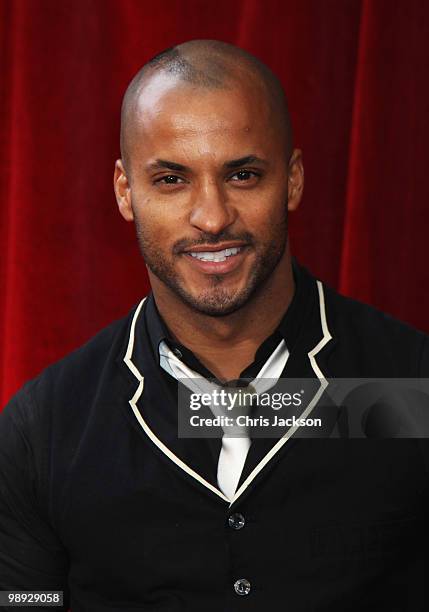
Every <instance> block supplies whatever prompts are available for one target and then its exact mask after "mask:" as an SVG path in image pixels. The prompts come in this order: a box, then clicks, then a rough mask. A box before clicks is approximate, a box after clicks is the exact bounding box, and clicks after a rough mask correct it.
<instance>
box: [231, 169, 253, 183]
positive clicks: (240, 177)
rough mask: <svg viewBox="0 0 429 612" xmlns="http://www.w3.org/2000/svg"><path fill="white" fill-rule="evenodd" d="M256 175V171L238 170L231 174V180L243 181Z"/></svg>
mask: <svg viewBox="0 0 429 612" xmlns="http://www.w3.org/2000/svg"><path fill="white" fill-rule="evenodd" d="M258 177H259V174H258V173H257V172H253V170H239V171H238V172H236V173H235V174H233V175H232V176H231V180H232V181H234V182H240V183H245V182H248V181H250V180H252V179H255V178H258Z"/></svg>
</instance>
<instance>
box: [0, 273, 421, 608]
mask: <svg viewBox="0 0 429 612" xmlns="http://www.w3.org/2000/svg"><path fill="white" fill-rule="evenodd" d="M300 274H301V275H302V278H301V281H300V282H301V283H304V285H305V286H306V288H307V290H308V297H307V299H306V306H305V308H304V309H302V313H301V314H302V325H301V326H300V328H299V333H298V334H297V338H296V341H295V342H294V343H293V347H292V350H291V354H290V357H289V360H288V362H287V365H286V369H285V371H284V377H302V378H304V377H310V378H314V379H315V381H317V379H319V382H322V381H325V380H329V379H330V378H331V377H354V378H358V377H368V378H369V377H384V378H391V377H392V378H396V377H401V378H405V377H410V378H417V377H428V376H429V339H428V337H427V336H425V335H424V334H422V333H420V332H418V331H416V330H414V329H412V328H410V327H409V326H406V325H405V324H403V323H401V322H398V321H396V320H394V319H392V318H391V317H389V316H387V315H385V314H383V313H381V312H379V311H377V310H375V309H373V308H371V307H369V306H366V305H363V304H360V303H358V302H356V301H353V300H350V299H346V298H344V297H342V296H340V295H338V294H337V293H336V292H334V291H333V290H331V289H329V288H327V287H326V286H324V285H323V284H322V283H320V282H319V281H316V279H314V278H313V277H312V276H311V275H310V274H309V273H308V272H306V271H305V270H303V269H301V272H300ZM146 305H147V303H146V304H140V305H139V306H137V307H136V308H134V309H133V310H132V312H131V313H130V314H129V315H128V316H127V317H126V318H124V319H123V320H121V321H118V322H115V323H113V324H112V325H110V326H109V327H107V328H106V329H104V330H103V331H101V332H100V333H99V334H98V335H97V336H95V337H94V338H93V339H92V340H91V341H90V342H88V343H87V344H86V345H85V346H83V347H81V348H80V349H78V350H77V351H75V352H74V353H72V354H71V355H69V356H67V357H66V358H65V359H63V360H61V361H60V362H58V363H56V364H54V365H52V366H50V367H49V368H47V369H46V370H45V371H44V372H43V373H42V374H41V375H40V376H39V377H38V378H36V379H35V380H32V381H30V382H29V383H27V384H26V385H25V386H24V387H23V388H22V389H21V390H20V391H19V392H18V393H17V394H16V396H15V397H14V398H13V399H12V400H11V402H10V403H9V404H8V406H7V407H6V408H5V410H4V411H3V413H2V414H1V415H0V590H1V589H3V590H6V589H20V588H22V589H39V590H40V589H49V588H50V589H53V588H55V589H57V590H63V591H64V593H65V602H66V603H65V609H67V606H70V607H71V608H72V611H73V612H83V611H85V612H86V611H88V612H101V611H104V610H106V611H107V610H109V611H111V612H113V611H115V612H128V611H131V610H133V611H136V610H141V611H153V612H155V611H156V612H178V611H189V612H201V611H202V610H205V611H209V612H211V611H213V612H227V611H228V612H241V611H242V610H243V612H246V611H249V612H250V611H252V612H253V611H258V612H259V611H261V610H266V611H267V612H268V611H273V612H274V611H275V612H278V611H283V610H284V611H285V612H286V611H287V612H323V611H325V610H326V611H329V612H336V611H338V612H340V611H341V612H346V611H354V610H356V611H358V610H359V612H361V611H363V610H365V611H368V610H374V611H377V612H379V611H380V610H386V611H387V610H389V612H396V611H397V612H399V611H401V612H402V611H410V612H411V611H412V612H417V611H423V610H427V609H428V604H427V601H426V598H427V592H425V584H426V583H427V579H428V573H427V566H428V561H429V558H428V557H429V555H428V552H427V551H428V548H427V541H426V538H427V531H428V529H427V511H428V499H427V492H428V484H429V480H428V468H429V460H428V456H429V453H428V452H427V450H426V449H427V445H426V440H424V439H420V440H418V439H400V440H399V439H350V438H347V436H346V434H344V429H343V430H342V429H341V428H338V427H337V426H336V425H335V423H332V424H331V425H332V426H331V425H330V426H329V431H328V432H326V431H325V432H324V434H323V436H320V437H318V438H311V439H306V438H304V439H302V438H297V437H295V436H292V437H290V438H289V439H287V440H276V439H256V440H254V441H253V443H252V446H251V449H250V452H249V455H248V457H247V460H246V465H245V468H244V471H243V475H242V478H241V481H240V484H239V489H238V494H237V495H236V498H235V499H234V500H233V503H232V504H230V503H229V502H228V501H227V500H226V499H225V498H224V496H223V495H222V493H221V492H220V491H219V490H218V489H217V484H216V479H215V470H214V469H213V466H214V465H215V463H216V460H217V458H216V455H215V453H214V451H213V449H214V446H213V444H209V443H207V441H206V440H189V439H180V438H178V436H177V431H176V427H177V411H176V410H175V409H174V407H173V408H172V398H171V394H170V391H169V390H168V389H167V387H168V385H165V384H164V383H163V381H165V378H163V377H165V376H166V374H165V373H164V372H163V371H161V370H160V368H159V366H158V363H157V360H156V358H155V357H154V354H153V351H152V350H151V348H150V342H149V340H148V330H147V328H146V322H145V308H146ZM318 384H319V383H318ZM319 409H320V410H321V409H322V408H321V406H319V403H318V402H317V401H316V402H315V405H314V408H313V411H312V413H311V415H312V416H317V414H318V410H319ZM341 432H343V433H341ZM217 443H218V444H219V442H217ZM247 591H249V592H248V593H247V594H242V595H240V594H239V593H240V592H242V593H245V592H247ZM39 609H40V608H39ZM46 609H48V608H46Z"/></svg>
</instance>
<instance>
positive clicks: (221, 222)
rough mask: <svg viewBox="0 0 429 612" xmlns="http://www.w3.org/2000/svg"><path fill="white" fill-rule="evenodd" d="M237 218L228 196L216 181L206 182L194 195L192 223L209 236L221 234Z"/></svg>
mask: <svg viewBox="0 0 429 612" xmlns="http://www.w3.org/2000/svg"><path fill="white" fill-rule="evenodd" d="M236 216H237V212H236V210H235V208H234V207H233V206H232V205H231V203H230V202H228V197H227V194H226V193H225V189H224V188H223V186H222V185H221V184H219V183H218V182H217V181H215V180H212V179H211V180H207V181H204V183H203V184H201V185H200V186H199V188H198V189H195V192H194V194H193V202H192V210H191V214H190V218H189V220H190V223H191V225H193V226H194V227H195V228H197V229H199V230H201V231H202V232H204V233H207V234H220V232H222V231H223V230H225V228H227V227H228V226H229V225H231V224H232V223H233V222H234V221H235V219H236Z"/></svg>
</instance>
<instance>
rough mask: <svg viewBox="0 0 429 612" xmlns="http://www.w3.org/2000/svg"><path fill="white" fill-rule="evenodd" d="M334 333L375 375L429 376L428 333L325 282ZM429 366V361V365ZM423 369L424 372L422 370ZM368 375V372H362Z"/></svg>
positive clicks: (343, 347) (349, 352) (331, 328)
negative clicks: (342, 293)
mask: <svg viewBox="0 0 429 612" xmlns="http://www.w3.org/2000/svg"><path fill="white" fill-rule="evenodd" d="M323 294H324V300H325V312H326V320H327V324H328V327H329V329H330V332H331V335H332V336H333V337H334V339H336V340H337V342H338V343H339V345H340V346H341V347H342V350H343V353H344V352H345V353H347V354H348V355H351V354H354V355H355V360H358V359H361V360H362V361H365V363H366V364H368V366H369V365H371V366H373V367H368V371H369V372H370V373H371V375H372V371H373V370H374V368H375V370H377V371H379V372H380V373H376V374H375V375H376V376H382V375H383V376H402V377H408V376H410V377H414V376H415V377H418V376H424V375H425V376H429V369H428V370H427V373H425V371H426V365H425V364H426V362H427V360H428V359H429V336H428V335H427V334H425V333H424V332H422V331H420V330H417V329H416V328H414V327H412V326H411V325H408V324H407V323H404V322H403V321H400V320H398V319H396V318H395V317H392V316H391V315H389V314H387V313H385V312H382V311H381V310H378V309H377V308H374V307H373V306H370V305H368V304H364V303H362V302H359V301H358V300H354V299H352V298H348V297H345V296H343V295H341V294H339V293H338V292H336V291H334V290H333V289H332V288H330V287H328V286H326V285H323ZM428 365H429V364H428ZM423 370H424V371H423ZM362 375H366V374H362Z"/></svg>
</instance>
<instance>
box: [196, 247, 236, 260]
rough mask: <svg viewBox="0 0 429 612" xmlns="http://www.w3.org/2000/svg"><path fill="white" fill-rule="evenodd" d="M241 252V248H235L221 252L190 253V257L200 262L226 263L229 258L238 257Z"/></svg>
mask: <svg viewBox="0 0 429 612" xmlns="http://www.w3.org/2000/svg"><path fill="white" fill-rule="evenodd" d="M240 251H241V247H233V248H229V249H222V250H221V251H199V252H192V251H190V252H189V255H191V257H194V258H195V259H199V260H200V261H214V262H221V261H226V260H227V259H228V257H231V256H233V255H238V253H239V252H240Z"/></svg>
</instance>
